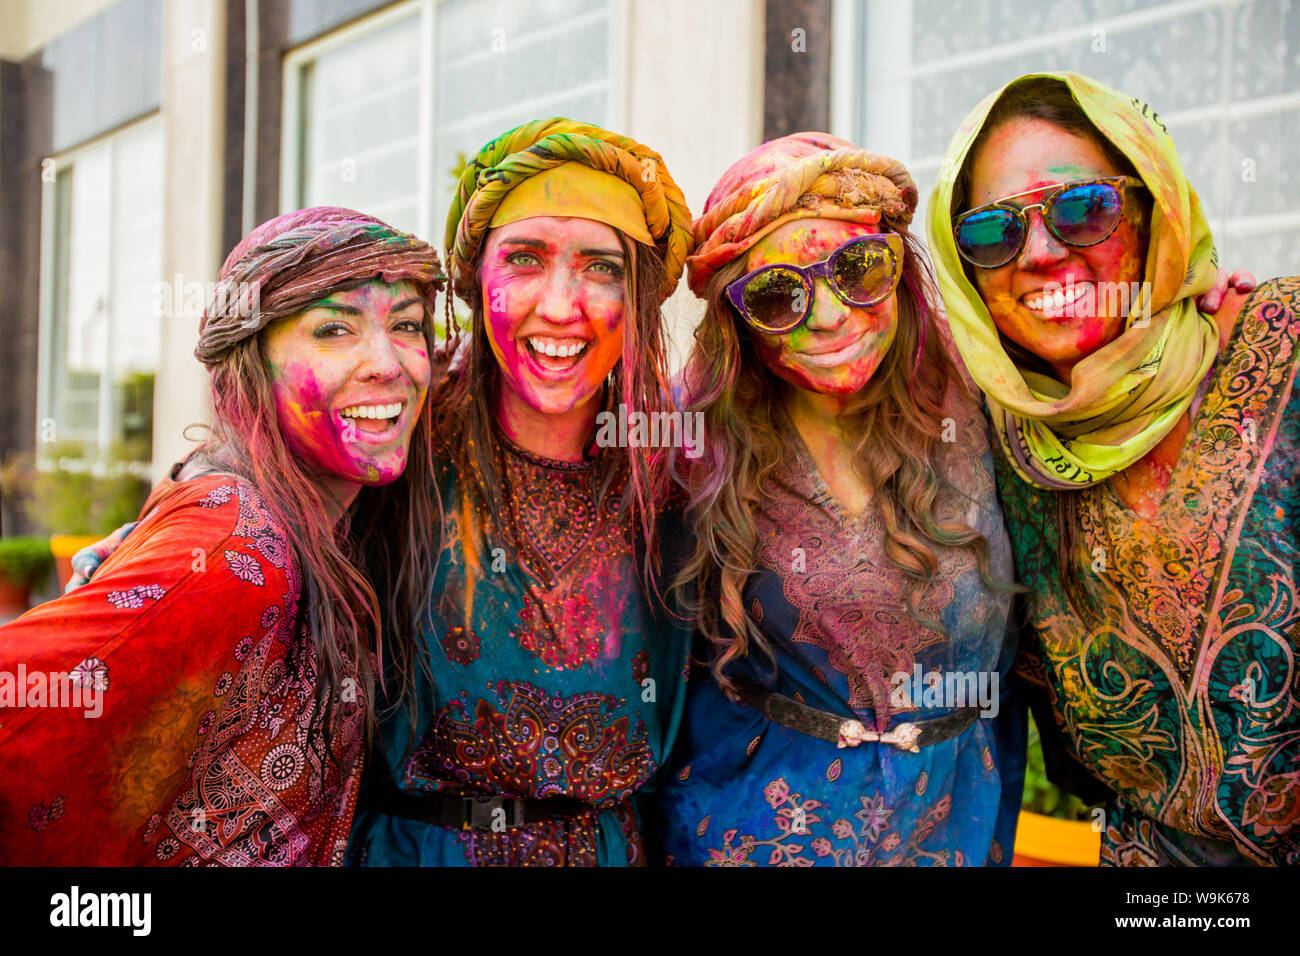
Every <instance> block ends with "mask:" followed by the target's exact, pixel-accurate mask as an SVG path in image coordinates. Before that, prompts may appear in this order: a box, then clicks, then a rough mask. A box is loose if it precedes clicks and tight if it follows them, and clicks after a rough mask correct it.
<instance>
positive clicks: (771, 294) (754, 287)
mask: <svg viewBox="0 0 1300 956" xmlns="http://www.w3.org/2000/svg"><path fill="white" fill-rule="evenodd" d="M742 296H743V301H744V303H745V312H746V318H747V319H748V320H749V324H750V325H752V326H754V327H755V328H757V329H760V330H761V331H764V332H787V331H789V330H790V329H792V328H794V327H795V326H797V325H798V324H799V323H800V322H801V321H802V320H803V315H804V312H806V311H807V309H808V290H807V289H806V288H805V287H804V284H803V279H802V278H801V277H800V276H799V274H798V273H797V272H791V271H790V270H788V269H781V268H775V269H765V270H764V271H762V272H760V273H759V274H758V275H756V276H754V277H753V278H752V279H750V280H749V282H747V283H746V284H745V289H744V292H743V293H742Z"/></svg>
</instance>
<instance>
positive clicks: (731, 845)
mask: <svg viewBox="0 0 1300 956" xmlns="http://www.w3.org/2000/svg"><path fill="white" fill-rule="evenodd" d="M915 205H916V188H915V186H914V185H913V183H912V179H911V177H910V176H909V175H908V173H907V171H906V170H905V169H904V168H903V167H902V166H901V165H899V164H898V163H896V162H894V161H893V160H891V159H888V158H886V157H883V156H879V155H877V154H874V153H869V152H866V151H864V150H860V149H858V148H856V147H854V146H853V145H851V144H849V143H847V142H844V141H843V140H839V139H836V138H834V137H831V136H827V135H825V134H820V133H803V134H798V135H794V136H787V137H784V138H782V139H778V140H774V141H772V142H769V143H766V144H764V145H763V146H761V147H759V148H758V149H756V150H754V151H753V152H752V153H750V154H749V155H748V156H746V157H745V158H744V159H742V160H741V161H740V162H738V163H737V164H736V165H735V166H733V167H732V168H731V169H730V170H729V171H728V172H727V173H726V174H725V175H724V176H723V178H722V180H721V181H720V182H719V183H718V185H717V186H716V187H715V188H714V190H713V193H712V195H710V197H709V200H708V203H707V205H706V207H705V210H704V214H703V215H702V216H701V217H700V218H699V219H698V220H696V222H695V226H694V230H695V239H696V243H697V251H696V254H695V255H694V256H693V257H692V258H691V259H689V260H688V266H689V270H690V273H689V274H690V284H691V288H692V289H693V290H694V291H695V293H696V294H697V295H699V296H701V297H702V298H704V299H705V300H706V302H707V303H708V304H707V311H706V313H705V317H704V320H703V322H702V324H701V325H700V327H699V329H698V331H697V332H696V345H695V349H694V351H693V353H692V355H691V357H690V359H689V361H688V364H687V368H686V372H685V376H684V387H685V399H686V404H687V408H688V410H689V411H692V412H695V411H698V412H702V413H703V414H704V421H705V431H706V440H705V442H704V449H705V450H704V454H703V457H701V458H699V459H696V460H694V461H685V462H682V469H681V472H680V476H681V478H682V480H683V482H684V484H685V485H686V488H687V490H688V492H689V494H690V511H689V519H688V520H689V523H690V526H691V530H692V531H693V532H694V534H695V536H696V537H695V545H694V551H693V554H692V555H691V556H690V558H689V560H688V561H687V563H686V565H685V567H684V569H683V570H682V572H681V574H680V575H679V577H678V581H677V583H678V586H679V588H680V589H681V592H682V595H683V602H684V604H685V605H686V607H687V608H688V611H689V613H691V614H692V615H693V616H694V619H695V624H696V626H697V628H698V630H699V632H700V634H701V635H702V637H701V640H700V646H699V648H698V649H697V652H696V657H697V659H699V661H700V666H699V667H698V668H697V670H696V671H695V672H694V673H693V674H692V682H691V693H690V700H689V703H688V712H687V717H686V720H685V722H684V728H685V739H684V740H683V741H682V742H681V743H680V744H679V753H678V756H677V759H676V767H675V772H674V773H673V774H672V776H671V778H670V779H671V782H670V785H669V786H668V787H667V789H666V790H665V792H664V793H663V795H662V798H661V800H660V803H659V807H660V811H661V813H662V815H663V817H664V819H663V820H662V821H661V822H662V823H663V826H662V833H663V834H664V846H663V847H662V850H663V854H664V856H665V857H666V858H667V859H668V861H669V862H675V863H681V864H687V865H701V864H702V865H740V866H754V865H765V864H772V865H785V866H813V865H838V866H855V865H857V866H875V865H883V866H890V865H892V866H898V865H982V864H986V863H987V864H1000V863H1008V862H1010V859H1011V849H1012V839H1013V834H1014V827H1015V819H1016V815H1017V813H1018V811H1019V805H1020V791H1021V781H1022V778H1023V771H1024V738H1023V724H1022V722H1021V712H1020V709H1019V708H1017V707H1014V706H1012V704H1011V702H1010V701H1009V700H1008V699H1007V695H1006V690H1007V688H1006V682H1005V679H1004V678H1005V677H1006V674H1007V669H1008V666H1009V664H1010V662H1011V659H1012V657H1013V655H1014V650H1015V648H1014V641H1013V640H1009V639H1008V637H1007V620H1008V611H1009V605H1010V601H1011V593H1012V590H1013V588H1012V587H1011V585H1010V583H1009V582H1010V578H1011V556H1010V548H1009V544H1008V541H1007V536H1006V533H1005V530H1004V528H1003V524H1002V516H1001V513H1000V511H999V508H998V503H997V499H996V497H995V493H994V482H993V473H992V460H991V457H990V453H989V443H988V437H987V431H986V426H985V424H984V421H983V419H982V417H981V415H980V412H979V407H978V405H977V404H976V400H975V398H974V396H973V394H972V393H971V391H970V390H969V389H968V388H967V386H966V385H965V384H964V382H963V380H962V377H961V375H960V373H959V372H958V371H957V370H956V368H955V367H954V365H953V363H952V361H951V360H950V359H949V358H948V356H947V354H946V350H945V339H944V337H943V336H942V334H941V333H940V329H939V327H938V325H937V324H936V322H935V316H934V308H935V303H936V302H937V295H936V294H935V292H934V288H933V284H932V280H931V279H930V269H929V265H928V263H927V261H926V259H925V255H924V253H923V252H922V251H921V248H920V246H919V245H918V244H917V243H916V241H915V240H914V239H912V238H911V237H910V236H909V235H908V232H907V226H908V222H909V220H910V219H911V217H912V212H913V210H914V208H915ZM955 804H956V806H955Z"/></svg>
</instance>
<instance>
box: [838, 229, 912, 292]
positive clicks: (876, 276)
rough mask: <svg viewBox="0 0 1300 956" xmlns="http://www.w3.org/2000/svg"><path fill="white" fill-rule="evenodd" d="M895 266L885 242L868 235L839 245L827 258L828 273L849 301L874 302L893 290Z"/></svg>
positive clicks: (895, 273)
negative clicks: (831, 257)
mask: <svg viewBox="0 0 1300 956" xmlns="http://www.w3.org/2000/svg"><path fill="white" fill-rule="evenodd" d="M896 266H897V263H896V261H895V259H894V253H893V250H891V249H890V248H889V245H888V243H886V242H884V241H882V240H879V239H869V240H866V241H863V242H855V243H854V244H853V245H850V246H845V247H844V248H842V249H840V250H839V251H838V252H837V253H836V254H835V258H834V260H833V261H832V262H831V274H832V275H833V276H834V278H835V287H836V288H837V289H839V290H840V293H841V294H842V295H843V296H844V297H845V298H846V299H848V301H849V303H850V304H852V305H857V306H865V305H874V304H875V303H877V302H880V301H881V300H883V299H885V298H886V297H888V295H889V294H890V293H891V292H893V291H894V286H895V279H896V276H897V268H896Z"/></svg>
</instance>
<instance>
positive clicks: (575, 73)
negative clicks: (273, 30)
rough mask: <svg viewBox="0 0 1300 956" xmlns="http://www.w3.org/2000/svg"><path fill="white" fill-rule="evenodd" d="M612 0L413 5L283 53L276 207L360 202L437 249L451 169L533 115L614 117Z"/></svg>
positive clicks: (440, 0) (467, 0) (426, 1)
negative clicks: (281, 132)
mask: <svg viewBox="0 0 1300 956" xmlns="http://www.w3.org/2000/svg"><path fill="white" fill-rule="evenodd" d="M620 2H621V0H545V2H541V3H536V4H519V3H514V2H509V0H411V2H405V3H397V4H394V5H392V6H390V7H387V8H385V9H383V10H381V11H379V12H378V13H376V14H373V15H372V16H369V17H367V18H365V19H363V20H361V21H359V22H358V23H356V24H353V25H351V26H349V27H345V28H344V29H342V30H339V31H337V32H335V33H333V34H330V35H329V36H326V37H324V38H322V39H320V40H317V41H314V42H312V43H310V44H307V45H305V46H303V47H301V48H299V49H297V50H295V51H293V52H292V53H290V54H289V55H288V56H287V57H286V58H285V109H284V117H285V120H284V144H283V151H282V153H281V169H282V179H281V193H280V194H281V206H282V208H283V209H284V210H286V211H287V210H290V209H297V208H300V207H303V206H316V205H338V206H347V207H350V208H354V209H358V210H360V211H362V212H366V213H369V214H370V215H373V216H377V217H378V218H380V219H383V220H385V221H386V222H389V223H391V224H392V225H394V226H397V227H398V228H400V229H404V230H406V231H408V232H413V233H415V234H417V235H419V236H421V237H422V238H424V239H426V240H428V241H429V242H430V243H432V244H433V245H434V246H436V247H438V248H441V246H442V238H443V221H444V219H445V217H446V214H447V210H448V208H449V207H450V205H451V199H452V196H453V194H454V190H455V184H456V180H455V179H454V178H453V171H458V170H459V168H460V166H461V165H462V163H463V162H464V159H465V158H466V157H468V156H472V155H473V154H474V153H475V152H476V151H477V150H478V149H479V147H481V146H482V145H483V144H484V143H485V142H486V141H487V140H489V139H490V138H491V137H493V136H495V135H497V134H499V133H502V132H504V131H506V130H507V129H510V128H511V127H514V126H518V125H519V124H520V123H523V122H526V121H528V120H531V119H542V118H546V117H551V116H568V117H570V118H572V119H577V120H582V121H584V122H590V123H595V124H598V125H609V124H611V123H617V120H618V112H619V110H618V92H619V89H618V80H619V77H618V75H617V74H616V72H615V67H614V63H615V59H616V58H615V57H614V56H613V49H614V45H615V43H616V42H617V37H618V29H617V25H616V22H615V21H616V18H617V14H618V9H619V4H620Z"/></svg>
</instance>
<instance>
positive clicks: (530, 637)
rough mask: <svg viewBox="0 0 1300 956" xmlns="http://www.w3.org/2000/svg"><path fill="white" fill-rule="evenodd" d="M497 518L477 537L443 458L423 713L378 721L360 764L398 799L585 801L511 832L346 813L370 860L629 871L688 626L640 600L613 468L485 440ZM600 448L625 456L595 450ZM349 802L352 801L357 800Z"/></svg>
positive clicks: (673, 722)
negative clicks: (441, 520) (497, 526)
mask: <svg viewBox="0 0 1300 956" xmlns="http://www.w3.org/2000/svg"><path fill="white" fill-rule="evenodd" d="M498 441H499V443H500V449H499V454H498V457H499V463H500V466H501V471H500V473H501V474H502V475H503V476H504V485H505V487H504V492H505V493H504V495H503V498H504V500H505V501H506V503H507V504H506V509H507V512H508V513H507V514H506V515H505V516H504V518H503V527H502V529H501V532H500V533H499V534H495V535H493V534H487V535H485V534H484V525H485V519H484V516H483V511H482V508H481V506H480V504H479V502H478V499H477V497H476V496H474V495H471V494H468V493H466V490H465V488H464V483H463V482H461V481H459V480H458V479H457V478H456V477H455V476H454V475H453V473H452V472H451V471H450V469H447V468H444V469H443V470H442V473H441V478H440V480H439V488H440V493H441V495H442V501H443V508H444V512H445V515H446V523H447V533H446V539H445V540H446V542H447V544H446V547H445V548H444V550H443V552H442V556H441V560H440V562H439V567H438V572H437V580H436V588H435V605H436V606H435V614H434V618H435V619H434V621H433V622H432V626H431V627H430V628H429V629H428V631H427V633H426V635H425V640H426V644H427V650H428V664H429V668H430V670H431V672H432V675H433V686H432V687H430V686H429V685H428V682H427V679H425V678H424V676H423V675H421V676H420V678H419V694H420V702H421V710H420V717H419V724H418V726H417V727H416V729H415V732H414V734H412V733H411V731H410V729H409V725H408V721H407V718H406V715H405V714H404V713H398V714H395V715H393V716H392V717H391V718H390V719H388V720H386V721H385V722H384V723H383V725H382V729H381V734H382V741H381V743H380V744H378V745H376V747H375V748H374V750H373V753H372V760H373V761H375V762H376V766H374V767H372V768H371V772H370V774H369V775H368V776H369V777H370V778H371V779H372V780H373V779H374V778H375V777H380V778H382V777H384V776H388V775H391V780H392V782H393V783H394V784H395V785H396V786H397V787H398V788H400V789H401V790H403V791H406V792H409V793H415V794H420V793H429V792H437V793H443V794H463V795H505V796H513V797H534V798H545V797H550V796H564V797H569V798H572V799H575V800H578V801H581V802H583V803H585V804H588V805H589V809H585V810H582V811H580V812H578V813H576V814H572V815H569V816H558V817H556V818H554V819H551V820H544V821H538V822H533V823H528V824H525V825H523V826H520V827H517V828H509V829H502V830H498V831H494V830H492V829H454V828H450V827H442V826H436V825H434V824H430V823H425V822H423V821H417V820H412V819H406V818H403V817H396V816H389V815H386V814H382V813H377V812H374V811H373V810H361V811H359V812H358V815H357V819H356V823H355V825H354V828H353V835H352V842H351V845H350V848H349V853H350V856H351V858H352V859H353V860H354V861H356V862H361V863H364V864H365V865H372V866H373V865H380V866H383V865H421V866H431V865H432V866H464V865H493V864H495V865H515V866H556V865H606V866H608V865H637V864H643V863H644V862H645V851H644V847H643V841H642V835H641V833H642V826H641V818H640V812H639V809H638V807H637V799H638V794H639V793H640V792H641V791H642V790H644V789H645V788H646V787H647V786H648V785H650V784H651V783H652V782H653V781H654V780H655V778H656V775H657V773H658V772H659V770H660V767H661V765H662V764H663V762H664V758H665V755H666V753H667V750H668V749H669V747H670V745H671V742H672V739H673V736H674V734H675V733H676V729H677V725H678V723H679V721H680V719H681V709H682V704H683V700H684V696H685V665H686V653H687V643H688V633H687V632H686V631H683V630H681V629H679V628H675V627H674V626H672V624H671V623H670V622H669V621H668V620H667V619H666V616H665V615H663V614H662V613H661V614H658V615H656V614H655V613H653V612H652V610H651V605H650V603H649V602H648V601H647V600H646V598H645V597H644V594H643V591H642V589H641V586H640V585H639V583H638V575H637V567H638V559H639V556H638V548H637V547H636V546H635V544H634V534H635V532H634V530H633V529H632V527H631V526H630V524H629V522H627V521H626V520H620V518H619V516H618V513H617V512H618V505H619V500H620V497H621V494H622V491H623V488H624V486H625V483H626V474H625V472H624V471H616V472H615V479H614V481H613V482H612V484H611V486H610V487H609V488H608V489H607V490H605V492H604V494H603V495H601V494H599V489H598V488H597V487H596V485H597V472H598V469H597V468H596V460H595V459H588V460H586V461H582V462H560V461H551V460H549V459H545V458H542V457H539V456H537V455H534V454H532V453H530V452H528V451H526V450H524V449H522V448H520V447H518V446H516V445H514V444H513V443H511V442H509V441H508V440H507V439H505V438H504V437H503V436H498ZM602 453H603V454H621V452H619V450H618V449H608V450H605V451H604V452H602ZM362 803H363V804H364V794H363V799H362Z"/></svg>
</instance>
